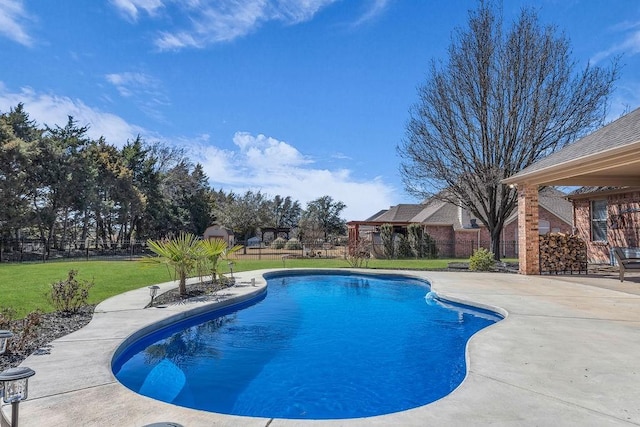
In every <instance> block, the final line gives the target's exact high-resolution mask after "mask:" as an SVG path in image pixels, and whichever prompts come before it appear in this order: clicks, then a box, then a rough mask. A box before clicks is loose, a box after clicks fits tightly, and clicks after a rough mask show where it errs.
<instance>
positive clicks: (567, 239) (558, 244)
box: [540, 233, 587, 273]
mask: <svg viewBox="0 0 640 427" xmlns="http://www.w3.org/2000/svg"><path fill="white" fill-rule="evenodd" d="M540 271H541V272H543V273H544V272H549V273H560V272H571V273H573V272H574V271H576V272H583V271H584V272H585V273H586V272H587V245H586V243H585V242H584V240H582V239H581V238H579V237H578V236H575V235H571V234H565V233H547V234H544V235H541V236H540Z"/></svg>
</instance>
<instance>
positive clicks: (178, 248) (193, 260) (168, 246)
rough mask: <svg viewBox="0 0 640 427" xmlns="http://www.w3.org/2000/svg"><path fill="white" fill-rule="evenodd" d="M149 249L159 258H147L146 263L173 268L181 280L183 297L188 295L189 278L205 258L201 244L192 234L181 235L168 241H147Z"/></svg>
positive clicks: (180, 286) (179, 287)
mask: <svg viewBox="0 0 640 427" xmlns="http://www.w3.org/2000/svg"><path fill="white" fill-rule="evenodd" d="M147 245H149V249H151V251H153V253H155V254H156V255H158V256H157V257H153V258H146V259H145V260H146V262H151V263H156V264H166V265H167V267H171V268H173V271H174V274H175V275H174V277H177V278H178V279H179V281H180V282H179V285H178V290H179V292H180V295H181V296H185V295H187V277H188V276H189V275H190V274H191V273H192V272H194V271H195V270H196V267H197V266H198V263H199V262H200V260H201V259H202V258H203V250H202V246H201V242H200V241H199V240H198V238H197V237H196V236H194V235H193V234H191V233H180V234H179V235H178V237H174V238H172V239H168V240H151V239H149V240H148V241H147Z"/></svg>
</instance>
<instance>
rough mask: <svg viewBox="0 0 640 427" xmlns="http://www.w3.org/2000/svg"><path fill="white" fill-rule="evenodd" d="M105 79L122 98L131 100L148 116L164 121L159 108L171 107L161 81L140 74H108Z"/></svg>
mask: <svg viewBox="0 0 640 427" xmlns="http://www.w3.org/2000/svg"><path fill="white" fill-rule="evenodd" d="M105 79H106V80H107V81H108V82H109V83H111V84H112V85H113V86H115V88H116V89H117V91H118V93H119V94H120V96H122V97H124V98H130V99H132V100H133V102H134V103H135V104H136V105H137V106H138V108H140V110H142V111H143V112H144V113H145V114H146V115H147V116H149V117H152V118H154V119H156V120H163V119H164V115H163V114H162V113H161V112H160V110H159V107H162V106H166V105H169V100H168V97H167V95H166V94H165V91H164V89H163V87H162V83H161V82H160V80H158V79H156V78H154V77H152V76H150V75H148V74H145V73H139V72H125V73H113V74H107V75H106V76H105Z"/></svg>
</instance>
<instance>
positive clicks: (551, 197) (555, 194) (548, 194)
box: [505, 187, 573, 224]
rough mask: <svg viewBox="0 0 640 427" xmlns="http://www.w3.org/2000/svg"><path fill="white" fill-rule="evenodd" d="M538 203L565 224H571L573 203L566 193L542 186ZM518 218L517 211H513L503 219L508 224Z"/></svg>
mask: <svg viewBox="0 0 640 427" xmlns="http://www.w3.org/2000/svg"><path fill="white" fill-rule="evenodd" d="M538 205H539V206H540V207H542V208H544V209H546V210H547V211H549V212H551V213H552V214H554V215H555V216H557V217H558V218H560V219H561V220H563V221H564V222H566V223H567V224H573V204H572V203H571V202H570V201H569V200H567V195H566V194H565V193H564V192H562V191H560V190H558V189H557V188H554V187H544V188H543V189H542V190H540V192H539V193H538ZM517 218H518V212H517V211H515V212H513V213H512V214H511V215H510V216H509V218H507V220H506V221H505V224H509V223H511V222H513V221H515V220H516V219H517Z"/></svg>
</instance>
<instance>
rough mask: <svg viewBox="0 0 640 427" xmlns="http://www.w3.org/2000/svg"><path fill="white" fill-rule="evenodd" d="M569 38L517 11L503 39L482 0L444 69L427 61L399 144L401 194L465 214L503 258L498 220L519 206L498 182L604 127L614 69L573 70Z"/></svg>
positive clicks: (530, 14) (513, 194) (497, 22)
mask: <svg viewBox="0 0 640 427" xmlns="http://www.w3.org/2000/svg"><path fill="white" fill-rule="evenodd" d="M570 53H571V52H570V43H569V41H568V39H567V38H566V37H565V36H564V35H562V34H558V33H557V31H556V29H555V28H554V27H543V26H541V24H540V23H539V21H538V17H537V15H536V13H535V12H533V11H531V10H528V9H523V10H522V12H521V13H520V15H519V17H518V18H517V19H516V20H515V21H514V23H513V24H512V26H511V28H509V30H508V31H507V32H503V23H502V19H501V16H500V14H499V12H497V11H496V8H495V7H492V6H491V5H487V4H485V3H484V2H481V4H480V6H479V8H478V9H477V10H475V11H471V12H469V22H468V28H467V29H458V30H457V31H455V32H454V34H453V36H452V41H451V45H450V47H449V54H448V62H446V63H438V62H435V61H434V62H433V63H432V64H431V68H430V71H429V73H428V75H427V79H426V82H425V83H424V85H422V86H421V87H420V88H419V91H418V96H419V100H418V102H417V103H416V104H415V105H414V106H413V108H412V110H411V113H410V120H409V123H408V125H407V130H406V138H405V139H404V140H403V141H402V142H401V143H400V144H399V145H398V147H397V149H398V153H399V155H400V156H401V158H402V163H401V167H400V172H401V175H402V178H403V182H404V185H405V187H406V189H407V191H408V192H409V193H411V194H413V195H415V196H418V197H437V198H440V199H443V200H445V201H448V202H451V203H454V204H456V205H458V206H461V207H463V208H466V209H468V210H469V211H470V212H472V213H473V214H474V215H475V216H476V217H478V218H479V219H480V220H481V221H482V222H483V223H484V224H485V225H486V226H487V228H488V230H489V232H490V234H491V247H492V251H493V253H494V254H495V255H496V257H499V253H500V251H499V238H500V234H501V232H502V228H503V225H504V221H505V220H506V219H507V218H508V217H509V215H510V214H511V213H512V212H513V210H514V209H515V207H516V206H517V194H516V191H515V190H514V189H511V188H509V187H508V186H505V185H504V184H502V183H501V181H502V179H504V178H506V177H508V176H511V175H513V174H514V173H516V172H518V171H520V170H521V169H523V168H524V167H526V166H528V165H530V164H531V163H533V162H535V161H536V160H538V159H540V158H542V157H544V156H546V155H548V154H549V153H551V152H553V151H554V150H557V149H559V148H561V147H563V146H564V145H566V144H567V143H569V142H572V141H573V140H575V139H576V138H578V137H580V136H583V135H584V134H585V133H587V132H589V131H591V130H593V129H594V128H596V127H598V126H600V125H601V124H602V123H603V121H604V118H605V114H606V107H607V99H608V96H609V94H610V93H611V91H612V88H613V83H614V81H615V80H616V78H617V74H618V66H617V62H616V61H614V63H613V64H612V66H611V68H601V67H596V66H590V65H587V66H586V67H585V68H584V69H582V70H579V71H576V64H575V62H573V61H572V59H571V58H570Z"/></svg>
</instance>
